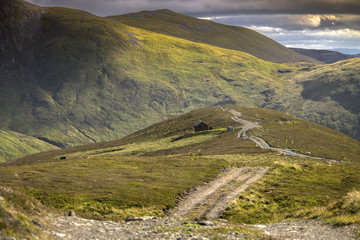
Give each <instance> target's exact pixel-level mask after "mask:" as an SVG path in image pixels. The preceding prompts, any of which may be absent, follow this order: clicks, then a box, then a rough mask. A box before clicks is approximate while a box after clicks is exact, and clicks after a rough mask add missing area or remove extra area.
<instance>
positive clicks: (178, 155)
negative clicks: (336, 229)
mask: <svg viewBox="0 0 360 240" xmlns="http://www.w3.org/2000/svg"><path fill="white" fill-rule="evenodd" d="M225 108H227V109H234V110H237V111H239V112H241V114H242V118H244V119H246V120H248V121H257V122H258V123H259V124H260V126H261V128H258V129H253V130H251V131H250V132H249V133H248V134H249V135H250V136H259V137H262V138H263V139H265V140H266V141H267V142H269V143H270V145H272V146H274V147H277V146H278V147H281V148H287V149H292V150H294V151H296V152H299V153H301V152H311V155H312V156H320V157H326V158H327V159H329V158H331V159H335V160H341V162H328V161H327V160H326V159H325V160H321V159H319V160H318V159H312V158H299V157H294V156H286V155H283V154H279V153H277V152H272V151H270V150H264V149H260V148H259V147H257V146H256V145H255V144H254V143H253V142H252V141H250V140H249V139H238V138H237V133H238V131H239V130H240V129H235V131H226V128H227V126H233V127H238V126H240V125H241V124H239V123H238V122H235V121H234V120H232V119H231V117H232V116H233V115H232V114H231V113H230V112H228V111H224V110H223V109H221V108H219V107H211V108H205V109H200V110H195V111H192V112H189V113H187V114H184V115H181V116H179V117H175V118H172V119H169V120H166V121H163V122H160V123H158V124H155V125H153V126H151V127H149V128H146V129H144V130H142V131H139V132H136V133H134V134H132V135H129V136H127V137H125V138H123V139H120V140H117V141H112V142H107V143H99V144H91V145H86V146H78V147H74V148H68V149H61V150H57V151H52V152H47V153H39V154H35V155H32V156H28V157H25V158H22V159H18V160H16V161H13V162H9V163H7V164H5V165H0V185H1V186H2V188H16V189H18V191H21V192H23V193H24V194H26V195H28V196H30V197H31V198H34V199H37V200H39V201H40V202H41V203H42V204H44V205H45V206H47V208H48V209H49V210H48V211H58V212H59V211H60V212H65V211H68V210H73V211H75V212H76V213H77V215H78V216H81V217H87V218H95V219H112V220H120V219H124V218H125V217H126V216H129V215H135V216H140V215H156V216H165V215H166V213H167V211H168V210H169V209H171V208H173V207H174V206H175V203H176V199H178V198H179V197H180V196H181V195H182V194H183V193H184V192H186V191H188V190H189V189H192V188H193V187H195V186H198V185H201V184H203V183H204V181H205V182H207V181H210V180H211V179H213V178H214V177H215V176H216V174H217V173H219V172H220V171H222V170H223V169H224V168H228V167H244V166H248V167H251V166H268V167H270V171H269V173H268V174H267V175H265V177H264V178H263V179H262V180H260V181H259V182H257V183H256V184H254V186H253V187H250V188H249V189H248V190H246V191H245V192H244V193H243V194H242V195H241V197H240V198H238V199H237V200H236V202H235V203H234V204H232V205H231V206H230V207H229V208H228V209H227V211H225V212H224V214H223V216H222V217H223V218H226V219H229V220H230V221H231V222H233V223H237V222H245V223H260V222H261V223H269V222H277V221H284V220H290V219H304V218H305V219H306V218H310V217H311V218H319V219H328V221H331V222H333V223H336V224H347V223H354V222H359V221H360V212H359V211H358V210H357V209H358V208H357V209H356V210H353V211H352V210H351V209H350V207H351V206H353V205H351V206H350V205H346V204H343V202H342V201H343V199H345V198H346V197H347V195H349V196H350V195H351V193H352V192H354V191H355V190H356V189H359V187H360V178H359V176H358V174H356V172H357V171H359V170H360V162H359V160H360V159H359V154H360V142H358V141H356V140H354V139H351V138H350V137H348V136H346V135H344V134H342V133H339V132H337V131H334V130H331V129H328V128H325V127H323V126H320V125H317V124H314V123H311V122H308V121H304V120H301V119H298V118H294V117H292V116H289V115H286V114H283V113H280V112H277V111H273V110H266V109H256V108H244V107H238V106H230V105H229V106H225ZM199 119H202V120H203V121H205V122H206V123H208V124H209V125H210V126H212V127H213V128H214V129H213V130H210V131H205V132H198V133H194V130H193V125H194V123H195V122H197V121H198V120H199ZM61 157H63V159H61ZM64 157H65V158H66V159H64ZM0 189H1V188H0ZM356 201H357V200H356ZM335 203H336V204H337V205H336V207H332V206H333V204H335ZM354 204H358V202H355V203H354ZM341 206H342V207H343V208H341ZM342 210H344V211H342ZM348 210H349V212H347V211H348ZM341 211H342V212H341ZM1 221H2V220H1V218H0V222H1Z"/></svg>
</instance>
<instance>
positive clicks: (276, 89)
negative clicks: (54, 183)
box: [0, 0, 357, 148]
mask: <svg viewBox="0 0 360 240" xmlns="http://www.w3.org/2000/svg"><path fill="white" fill-rule="evenodd" d="M1 4H2V7H1V9H2V11H1V12H0V14H1V15H0V19H1V21H0V29H1V33H2V34H1V35H0V37H1V41H0V51H1V54H0V129H10V130H12V131H15V132H19V133H22V134H25V135H28V136H32V137H35V138H38V139H41V140H42V141H45V142H48V143H50V144H51V145H55V146H57V147H60V148H64V147H71V146H76V145H81V144H88V143H94V142H102V141H108V140H114V139H118V138H121V137H123V136H125V135H127V134H130V133H133V132H135V131H137V130H140V129H143V128H145V127H148V126H150V125H151V124H153V123H155V122H159V121H161V120H164V119H167V118H169V117H172V116H177V115H180V114H182V113H185V112H189V111H191V110H194V109H197V108H201V107H205V106H216V105H224V104H241V105H243V106H249V107H268V108H275V109H280V110H283V111H288V112H289V113H292V114H295V115H296V116H300V117H302V118H306V119H310V120H312V121H315V122H318V123H324V122H325V123H328V122H329V121H328V120H327V119H328V115H322V114H319V113H318V112H321V111H324V110H323V109H316V111H313V113H312V114H308V113H307V112H304V111H303V109H302V108H301V106H299V107H300V108H296V107H297V106H298V105H293V104H292V102H291V101H284V102H281V101H279V99H281V98H282V97H283V96H284V95H286V94H287V92H288V90H289V89H292V88H296V87H297V86H298V85H297V82H295V81H293V80H291V79H293V78H294V79H295V77H296V76H304V78H305V77H306V74H307V73H309V72H312V71H313V70H316V69H318V66H316V65H315V64H314V63H275V62H269V61H265V60H262V59H259V58H257V57H255V56H253V55H250V54H248V53H246V52H242V51H239V50H232V49H229V48H232V47H231V46H235V45H236V44H235V43H237V45H236V46H238V47H239V48H240V46H241V47H244V51H245V50H246V49H247V50H246V51H247V52H252V53H253V54H254V55H259V54H260V53H261V54H264V56H263V57H264V58H266V57H265V55H266V56H268V57H269V56H271V55H273V56H277V55H274V52H277V53H279V54H280V55H281V56H283V57H284V56H299V55H297V54H295V55H292V54H293V52H291V51H290V52H289V50H288V49H287V48H283V47H281V46H280V45H278V44H277V43H275V42H274V41H272V40H270V39H268V38H266V37H264V36H262V35H260V34H258V33H255V32H253V31H251V30H247V29H243V28H238V27H230V26H225V25H218V24H215V23H212V22H209V21H203V20H198V19H196V18H191V17H186V16H182V15H179V14H175V13H172V12H169V11H166V10H165V11H155V12H153V13H152V14H150V13H148V12H146V14H145V13H143V14H144V15H145V16H148V15H151V16H152V18H153V19H154V20H153V21H154V22H152V23H153V24H152V25H154V26H156V24H155V23H157V22H159V21H160V22H161V23H162V25H158V26H159V27H160V26H161V27H162V28H163V29H168V30H167V31H168V32H169V34H163V33H157V32H155V31H149V30H146V29H143V28H137V27H134V26H129V25H126V24H125V22H126V21H125V20H124V19H126V18H129V16H118V17H108V18H103V17H98V16H95V15H93V14H90V13H87V12H84V11H80V10H74V9H67V8H51V7H49V8H41V7H38V6H35V5H31V4H29V3H27V2H23V1H20V0H16V1H10V0H6V1H2V2H1ZM135 16H136V14H135ZM164 16H165V18H164ZM172 17H174V18H175V19H176V21H175V20H173V21H170V20H169V21H168V22H165V21H164V19H169V18H172ZM156 18H159V19H160V20H157V21H156ZM141 19H142V20H143V21H144V24H143V25H144V26H145V25H146V24H145V23H146V22H149V21H150V20H149V19H147V18H144V19H143V18H140V19H138V20H137V21H139V22H141V21H142V20H141ZM181 19H182V21H184V24H185V23H186V24H187V26H193V27H194V28H196V29H198V28H199V27H200V25H201V26H202V25H204V26H207V27H206V29H207V28H210V29H213V28H216V29H217V30H219V31H220V32H221V34H217V35H218V36H219V38H220V37H221V36H226V38H227V39H228V40H229V41H230V42H231V44H230V43H227V42H226V41H225V40H224V41H223V43H224V45H221V44H220V43H221V42H222V41H221V39H218V40H216V41H217V42H213V43H210V42H207V40H206V39H211V38H210V37H209V36H208V35H206V34H205V35H202V34H201V31H200V30H199V29H198V30H199V31H193V30H191V31H190V30H186V31H185V32H183V33H184V34H185V33H186V34H185V35H188V37H186V36H185V35H184V36H183V37H184V38H179V37H176V36H172V35H171V34H172V33H171V34H170V32H171V31H172V30H171V29H172V28H173V27H174V29H177V28H175V26H174V25H173V23H172V22H174V21H175V22H176V24H178V22H179V21H180V20H181ZM148 20H149V21H148ZM150 22H151V21H150ZM126 23H127V22H126ZM127 24H130V23H127ZM159 24H160V23H159ZM167 24H169V25H168V27H166V26H165V25H167ZM178 28H179V26H178ZM186 29H188V28H186ZM199 32H200V33H199ZM215 32H216V31H215ZM215 32H214V31H213V30H211V31H207V33H209V34H210V33H211V34H215ZM205 33H206V31H205ZM197 34H199V38H198V39H192V38H193V37H194V36H196V35H197ZM231 34H233V35H232V37H231V36H230V35H231ZM243 34H245V35H243ZM173 35H175V33H174V34H173ZM190 36H191V38H190ZM206 36H207V37H206ZM245 36H247V37H249V38H246V37H245ZM187 38H188V39H192V41H190V40H188V39H187ZM214 39H216V38H214ZM239 39H243V40H241V41H240V40H239ZM199 41H200V42H199ZM201 41H202V42H201ZM214 41H215V40H214ZM239 41H240V44H239ZM254 43H258V44H255V45H253V44H254ZM211 44H214V45H220V46H221V47H218V46H214V45H211ZM263 46H267V47H266V48H267V49H268V50H269V51H268V52H267V51H266V49H263V48H262V47H263ZM256 47H258V48H256ZM234 48H235V47H234ZM251 49H253V50H254V51H250V50H251ZM275 49H276V50H275ZM280 55H279V57H280ZM259 56H260V55H259ZM280 60H281V59H280V58H279V59H274V61H280ZM298 60H299V61H300V60H301V61H305V60H306V59H298ZM283 61H295V59H294V58H292V57H291V58H289V59H287V60H286V59H283ZM309 61H310V60H309ZM311 61H313V60H311ZM353 67H354V68H355V67H356V65H353ZM303 74H305V75H303ZM339 74H342V72H339ZM344 77H349V75H345V74H344ZM343 84H346V81H344V82H343ZM298 93H299V94H300V92H298ZM304 94H305V93H304ZM304 94H303V95H304ZM305 95H306V94H305ZM305 95H304V96H305ZM297 96H299V95H297ZM354 99H356V96H355V98H354ZM302 101H303V98H302V95H301V94H300V97H299V102H302ZM313 103H314V105H313V106H315V105H316V106H321V107H319V108H322V107H323V108H325V109H330V108H328V105H326V104H325V105H324V104H322V103H323V100H321V101H317V100H315V101H314V102H313ZM319 104H320V105H319ZM321 104H322V105H321ZM331 107H332V109H334V110H336V111H337V112H341V114H339V115H336V118H335V117H333V119H331V121H332V122H337V127H335V129H338V130H341V131H344V132H346V133H348V134H349V135H350V136H352V137H356V136H357V135H356V134H357V133H355V132H353V131H352V129H355V128H356V124H357V120H356V121H355V120H351V121H347V120H348V117H347V118H346V121H347V122H346V124H344V122H343V121H344V120H343V118H342V113H346V114H345V116H347V112H346V111H347V110H346V111H345V110H343V108H342V106H340V105H334V104H333V105H331ZM314 114H315V115H314ZM314 116H316V117H314ZM350 118H351V119H352V118H353V116H352V115H351V116H350ZM324 119H326V121H324ZM328 126H332V127H333V124H328Z"/></svg>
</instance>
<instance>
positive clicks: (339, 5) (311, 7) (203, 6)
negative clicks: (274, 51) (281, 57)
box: [29, 0, 360, 54]
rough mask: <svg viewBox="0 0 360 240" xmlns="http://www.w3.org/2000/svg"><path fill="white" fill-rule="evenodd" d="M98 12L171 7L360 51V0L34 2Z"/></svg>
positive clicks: (319, 45)
mask: <svg viewBox="0 0 360 240" xmlns="http://www.w3.org/2000/svg"><path fill="white" fill-rule="evenodd" d="M29 2H32V3H34V4H36V5H40V6H63V7H70V8H77V9H82V10H85V11H88V12H91V13H94V14H96V15H98V16H110V15H119V14H125V13H132V12H138V11H143V10H157V9H164V8H167V9H170V10H172V11H175V12H179V13H182V14H185V15H190V16H194V17H199V18H203V19H209V20H212V21H215V22H219V23H223V24H228V25H235V26H243V27H248V28H251V29H254V30H255V31H258V32H260V33H262V34H265V35H266V36H268V37H270V38H272V39H274V40H276V41H278V42H280V43H281V44H283V45H285V46H287V47H299V48H308V49H327V50H337V51H341V52H343V53H349V54H357V53H360V0H181V1H179V0H101V1H99V0H29Z"/></svg>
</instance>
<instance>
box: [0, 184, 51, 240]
mask: <svg viewBox="0 0 360 240" xmlns="http://www.w3.org/2000/svg"><path fill="white" fill-rule="evenodd" d="M46 213H47V210H46V208H45V207H44V206H42V205H41V204H40V203H39V202H38V201H36V200H34V199H33V198H30V197H29V196H28V195H25V194H23V193H20V192H18V191H16V190H14V189H10V188H6V187H2V186H0V232H1V234H0V237H2V236H4V235H5V236H7V237H10V236H11V237H16V238H26V239H35V238H34V236H37V237H41V238H42V239H48V238H49V236H48V235H47V234H45V233H43V232H42V229H41V228H40V227H39V226H40V225H42V226H44V227H45V226H49V225H48V222H46V221H45V220H44V216H45V214H46Z"/></svg>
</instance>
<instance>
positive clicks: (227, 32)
mask: <svg viewBox="0 0 360 240" xmlns="http://www.w3.org/2000/svg"><path fill="white" fill-rule="evenodd" d="M108 18H110V19H113V20H115V21H119V22H122V23H124V24H127V25H130V26H134V27H138V28H143V29H146V30H150V31H153V32H157V33H162V34H167V35H170V36H175V37H179V38H183V39H187V40H190V41H194V42H200V43H206V44H210V45H214V46H218V47H222V48H226V49H231V50H237V51H242V52H246V53H249V54H251V55H253V56H255V57H258V58H260V59H264V60H267V61H273V62H313V63H318V61H317V60H315V59H313V58H310V57H307V56H304V55H301V54H298V53H295V52H294V51H292V50H290V49H288V48H286V47H284V46H282V45H281V44H279V43H277V42H275V41H274V40H272V39H270V38H268V37H266V36H264V35H262V34H260V33H257V32H255V31H253V30H251V29H248V28H244V27H236V26H229V25H224V24H220V23H215V22H212V21H209V20H202V19H198V18H195V17H192V16H185V15H182V14H179V13H176V12H173V11H171V10H168V9H163V10H155V11H141V12H137V13H130V14H124V15H118V16H109V17H108Z"/></svg>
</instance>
